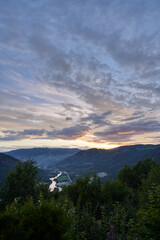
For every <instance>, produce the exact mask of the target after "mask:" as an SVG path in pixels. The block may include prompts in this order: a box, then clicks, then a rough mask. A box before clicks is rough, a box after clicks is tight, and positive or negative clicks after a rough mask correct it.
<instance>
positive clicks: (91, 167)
mask: <svg viewBox="0 0 160 240" xmlns="http://www.w3.org/2000/svg"><path fill="white" fill-rule="evenodd" d="M158 152H160V145H133V146H124V147H118V148H115V149H111V150H104V149H89V150H82V151H80V152H78V153H76V154H75V155H73V156H71V157H68V158H66V159H64V160H62V161H60V162H59V163H57V165H56V166H57V167H58V168H59V169H61V170H66V171H69V172H75V173H78V174H83V173H88V172H94V171H96V172H107V174H108V176H110V177H115V176H116V175H117V173H118V172H119V170H120V169H121V168H122V167H123V166H124V165H125V164H128V165H130V166H132V165H134V164H135V163H136V162H137V161H139V160H144V159H146V158H148V157H153V158H155V160H156V161H158V162H160V155H158ZM154 153H156V155H155V154H154ZM154 155H155V156H154Z"/></svg>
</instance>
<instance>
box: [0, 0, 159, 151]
mask: <svg viewBox="0 0 160 240" xmlns="http://www.w3.org/2000/svg"><path fill="white" fill-rule="evenodd" d="M159 143H160V1H159V0H152V1H151V0H134V1H130V0H67V1H66V0H21V1H19V0H0V151H7V150H10V149H16V148H28V147H69V148H71V147H73V148H74V147H78V148H81V149H86V148H92V147H96V148H106V149H108V148H113V147H117V146H122V145H133V144H159Z"/></svg>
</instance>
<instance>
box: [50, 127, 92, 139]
mask: <svg viewBox="0 0 160 240" xmlns="http://www.w3.org/2000/svg"><path fill="white" fill-rule="evenodd" d="M89 130H90V128H89V127H88V126H84V125H79V124H77V125H75V126H73V127H69V128H63V129H62V130H55V131H52V132H47V136H48V137H49V138H51V139H52V138H54V139H56V138H57V139H67V140H75V139H78V138H81V137H83V136H85V135H86V134H87V133H88V131H89Z"/></svg>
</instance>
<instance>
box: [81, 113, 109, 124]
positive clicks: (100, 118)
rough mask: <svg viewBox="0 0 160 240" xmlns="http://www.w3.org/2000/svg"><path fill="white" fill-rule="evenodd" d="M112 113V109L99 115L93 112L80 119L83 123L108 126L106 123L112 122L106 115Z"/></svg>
mask: <svg viewBox="0 0 160 240" xmlns="http://www.w3.org/2000/svg"><path fill="white" fill-rule="evenodd" d="M111 114H112V111H107V112H104V113H102V114H101V115H97V114H95V113H91V114H89V115H88V116H87V117H83V118H81V120H80V121H81V122H82V123H83V124H87V123H88V124H90V125H91V126H92V125H98V126H97V127H100V126H106V125H110V122H109V121H108V120H106V117H107V116H108V115H111Z"/></svg>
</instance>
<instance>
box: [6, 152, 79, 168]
mask: <svg viewBox="0 0 160 240" xmlns="http://www.w3.org/2000/svg"><path fill="white" fill-rule="evenodd" d="M78 151H80V150H79V149H77V148H30V149H17V150H13V151H10V152H7V153H6V154H8V155H10V156H12V157H15V158H17V159H19V160H22V161H25V160H27V159H29V158H31V159H33V160H34V161H35V162H37V164H38V166H39V167H40V168H43V169H45V168H50V167H53V166H54V165H55V163H57V162H59V161H60V160H62V159H65V158H67V157H70V156H72V155H74V154H76V153H77V152H78Z"/></svg>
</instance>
